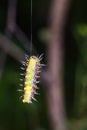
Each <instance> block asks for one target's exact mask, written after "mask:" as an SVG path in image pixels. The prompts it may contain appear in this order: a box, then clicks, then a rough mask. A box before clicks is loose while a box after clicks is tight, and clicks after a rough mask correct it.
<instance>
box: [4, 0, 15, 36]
mask: <svg viewBox="0 0 87 130" xmlns="http://www.w3.org/2000/svg"><path fill="white" fill-rule="evenodd" d="M16 7H17V0H8V12H7V26H6V31H5V33H6V34H7V35H8V36H10V35H12V33H13V32H14V31H15V26H16Z"/></svg>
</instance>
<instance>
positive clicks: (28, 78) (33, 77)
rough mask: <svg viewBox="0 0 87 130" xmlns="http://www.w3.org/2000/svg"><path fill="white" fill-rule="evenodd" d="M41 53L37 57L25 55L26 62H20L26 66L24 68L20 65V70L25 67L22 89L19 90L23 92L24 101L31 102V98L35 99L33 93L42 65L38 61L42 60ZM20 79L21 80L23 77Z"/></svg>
mask: <svg viewBox="0 0 87 130" xmlns="http://www.w3.org/2000/svg"><path fill="white" fill-rule="evenodd" d="M42 55H43V54H42ZM42 55H40V56H39V57H36V56H31V57H30V58H28V57H26V62H22V63H23V65H24V66H25V67H26V69H25V68H22V67H21V69H22V70H24V69H25V75H24V76H25V78H24V89H23V90H19V91H23V92H24V95H23V99H22V101H23V102H24V103H32V99H33V100H35V101H36V99H35V98H34V95H35V94H37V92H36V89H37V83H39V81H37V79H38V78H39V77H40V76H39V73H40V69H41V67H42V66H44V64H41V63H40V61H41V60H42ZM21 75H23V74H21ZM20 80H21V81H22V80H23V79H20ZM21 86H23V84H21Z"/></svg>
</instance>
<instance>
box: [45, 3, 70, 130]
mask: <svg viewBox="0 0 87 130" xmlns="http://www.w3.org/2000/svg"><path fill="white" fill-rule="evenodd" d="M69 4H70V1H69V0H52V3H51V9H50V19H49V23H50V26H49V32H50V35H51V37H50V39H49V44H48V72H46V73H45V77H47V79H45V80H47V82H48V85H49V87H48V91H47V100H48V110H49V114H50V124H51V127H52V130H66V129H67V128H66V117H65V106H64V95H63V64H64V63H63V60H64V56H63V53H64V52H63V51H64V48H63V39H64V26H65V23H66V19H67V13H68V9H69ZM46 75H47V76H46Z"/></svg>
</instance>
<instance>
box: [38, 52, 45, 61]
mask: <svg viewBox="0 0 87 130" xmlns="http://www.w3.org/2000/svg"><path fill="white" fill-rule="evenodd" d="M43 55H44V54H43V53H42V54H41V55H40V56H39V60H40V61H41V60H42V59H43V57H42V56H43Z"/></svg>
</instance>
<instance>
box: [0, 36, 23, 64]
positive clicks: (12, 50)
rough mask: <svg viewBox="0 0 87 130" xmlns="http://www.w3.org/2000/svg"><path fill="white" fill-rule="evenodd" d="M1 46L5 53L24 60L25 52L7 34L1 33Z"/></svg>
mask: <svg viewBox="0 0 87 130" xmlns="http://www.w3.org/2000/svg"><path fill="white" fill-rule="evenodd" d="M0 47H1V49H3V50H4V51H5V53H7V54H9V55H11V56H12V57H13V58H15V59H16V60H17V61H19V62H21V60H24V52H23V51H22V50H21V49H20V48H19V47H18V46H17V45H15V44H14V43H13V42H12V41H10V40H9V38H7V37H6V36H3V35H1V34H0Z"/></svg>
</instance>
